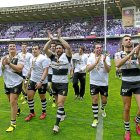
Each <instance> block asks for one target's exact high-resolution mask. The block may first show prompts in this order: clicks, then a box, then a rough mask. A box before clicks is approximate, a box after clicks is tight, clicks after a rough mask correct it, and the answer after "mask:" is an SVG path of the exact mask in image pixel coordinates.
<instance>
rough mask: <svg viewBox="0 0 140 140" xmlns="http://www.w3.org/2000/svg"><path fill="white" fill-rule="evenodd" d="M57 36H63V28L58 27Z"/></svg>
mask: <svg viewBox="0 0 140 140" xmlns="http://www.w3.org/2000/svg"><path fill="white" fill-rule="evenodd" d="M57 37H58V39H59V38H60V37H61V28H58V30H57Z"/></svg>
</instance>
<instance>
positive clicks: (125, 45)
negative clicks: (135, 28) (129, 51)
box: [120, 35, 133, 50]
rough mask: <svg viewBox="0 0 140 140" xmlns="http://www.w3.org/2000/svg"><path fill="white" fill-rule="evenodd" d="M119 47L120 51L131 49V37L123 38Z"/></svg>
mask: <svg viewBox="0 0 140 140" xmlns="http://www.w3.org/2000/svg"><path fill="white" fill-rule="evenodd" d="M120 46H121V48H122V50H125V48H132V47H133V43H132V41H131V37H130V36H129V35H125V36H123V37H122V39H121V41H120Z"/></svg>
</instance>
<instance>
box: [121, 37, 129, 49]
mask: <svg viewBox="0 0 140 140" xmlns="http://www.w3.org/2000/svg"><path fill="white" fill-rule="evenodd" d="M125 37H130V38H131V36H130V35H124V36H123V37H122V38H121V40H120V42H119V44H120V48H121V50H124V46H123V45H122V41H123V39H124V38H125Z"/></svg>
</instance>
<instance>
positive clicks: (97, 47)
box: [93, 43, 103, 55]
mask: <svg viewBox="0 0 140 140" xmlns="http://www.w3.org/2000/svg"><path fill="white" fill-rule="evenodd" d="M93 49H94V53H95V54H96V55H100V54H101V53H102V52H103V46H102V44H101V43H95V44H94V48H93Z"/></svg>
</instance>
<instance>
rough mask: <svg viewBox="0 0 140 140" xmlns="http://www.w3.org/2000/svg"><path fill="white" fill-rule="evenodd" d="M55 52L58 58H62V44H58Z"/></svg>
mask: <svg viewBox="0 0 140 140" xmlns="http://www.w3.org/2000/svg"><path fill="white" fill-rule="evenodd" d="M55 52H56V54H57V55H58V56H61V54H62V53H63V52H64V49H63V45H62V44H57V45H56V51H55Z"/></svg>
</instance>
